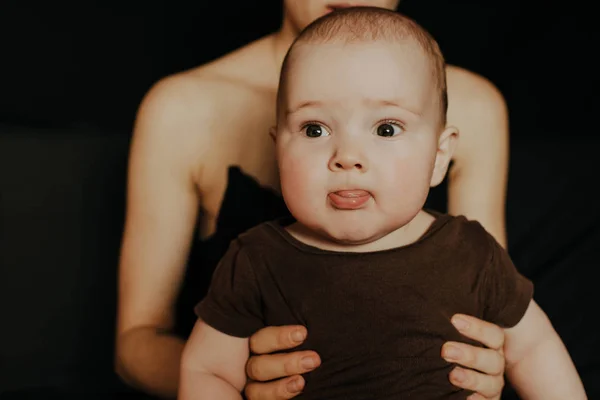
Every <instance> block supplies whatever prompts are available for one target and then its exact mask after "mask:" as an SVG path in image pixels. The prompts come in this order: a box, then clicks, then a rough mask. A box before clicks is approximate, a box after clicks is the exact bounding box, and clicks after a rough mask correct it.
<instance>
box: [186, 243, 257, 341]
mask: <svg viewBox="0 0 600 400" xmlns="http://www.w3.org/2000/svg"><path fill="white" fill-rule="evenodd" d="M194 311H195V312H196V315H197V316H198V317H199V318H201V319H202V320H203V321H204V322H205V323H206V324H208V325H210V326H211V327H213V328H215V329H216V330H218V331H220V332H223V333H225V334H227V335H230V336H235V337H241V338H246V337H250V336H252V335H253V334H254V333H255V332H256V331H258V330H259V329H261V328H263V327H264V324H263V318H262V302H261V295H260V291H259V287H258V283H257V281H256V276H255V274H254V271H253V269H252V265H251V262H250V259H249V257H248V254H247V253H246V252H245V251H244V250H243V248H242V247H241V246H240V243H239V241H238V240H234V241H233V242H232V243H231V245H230V246H229V249H228V250H227V252H226V253H225V255H224V256H223V258H222V259H221V261H220V262H219V264H218V265H217V268H216V269H215V272H214V274H213V277H212V281H211V285H210V288H209V289H208V294H207V295H206V297H205V298H204V299H203V300H202V301H200V303H198V305H196V307H195V308H194Z"/></svg>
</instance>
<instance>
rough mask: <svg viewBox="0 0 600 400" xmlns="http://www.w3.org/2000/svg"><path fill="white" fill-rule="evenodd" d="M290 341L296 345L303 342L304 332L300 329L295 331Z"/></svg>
mask: <svg viewBox="0 0 600 400" xmlns="http://www.w3.org/2000/svg"><path fill="white" fill-rule="evenodd" d="M292 340H293V341H294V342H296V343H300V342H302V341H304V332H303V331H302V330H301V329H296V330H295V331H293V332H292Z"/></svg>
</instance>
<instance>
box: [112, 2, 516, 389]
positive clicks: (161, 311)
mask: <svg viewBox="0 0 600 400" xmlns="http://www.w3.org/2000/svg"><path fill="white" fill-rule="evenodd" d="M364 3H365V4H368V5H379V6H385V7H389V8H393V7H395V6H396V4H395V3H396V2H394V1H391V2H390V1H387V2H386V1H370V2H368V1H365V2H364ZM326 5H327V2H325V1H319V0H306V1H305V2H294V1H286V2H285V7H286V8H285V10H286V12H285V14H284V19H283V23H282V28H281V30H280V31H278V32H276V33H274V34H272V35H269V36H266V37H264V38H261V39H259V40H257V41H255V42H252V43H250V44H248V45H246V46H244V47H242V48H240V49H238V50H236V51H234V52H232V53H230V54H227V55H226V56H224V57H222V58H219V59H217V60H215V61H213V62H211V63H208V64H206V65H202V66H200V67H197V68H195V69H192V70H189V71H184V72H181V73H178V74H176V75H173V76H169V77H166V78H164V79H163V80H161V81H159V82H157V83H156V84H155V85H154V86H153V87H152V89H151V90H150V91H149V92H148V93H147V94H146V96H145V98H144V100H143V101H142V103H141V105H140V108H139V110H138V115H137V118H136V123H135V129H134V133H133V141H132V146H131V156H130V163H129V183H128V196H127V216H126V225H125V232H124V239H123V244H122V255H121V261H120V272H119V309H118V321H117V322H118V327H117V354H116V370H117V372H118V373H119V374H120V376H121V377H122V378H123V379H124V380H125V381H126V382H128V383H130V384H131V385H133V386H135V387H138V388H140V389H141V390H143V391H146V392H149V393H153V394H157V395H160V396H163V397H166V398H169V397H170V398H173V397H175V395H176V393H177V387H178V382H179V378H180V377H179V365H180V362H181V354H182V351H183V347H184V341H183V340H181V339H180V338H177V337H175V336H174V335H172V334H171V333H170V332H171V330H172V328H173V325H174V318H175V313H174V307H175V299H176V297H177V294H178V292H179V289H180V287H181V282H182V280H183V276H184V272H185V261H186V259H187V255H188V252H189V248H190V246H191V242H192V235H193V232H194V229H195V224H196V222H197V221H198V223H199V229H200V232H201V234H202V236H204V237H207V236H209V235H210V234H212V233H213V232H214V230H215V223H216V217H217V215H218V213H219V209H220V207H221V202H222V199H223V195H224V191H225V187H226V177H227V168H228V167H229V166H230V165H239V166H240V167H241V168H242V169H243V170H244V171H245V172H246V173H248V174H250V175H251V176H253V177H254V178H256V179H257V180H258V182H260V183H261V184H262V185H264V186H267V187H271V188H273V189H275V190H279V174H278V170H277V164H276V155H275V146H274V144H273V141H272V139H271V138H270V137H269V136H268V134H267V132H268V131H269V129H270V128H271V127H273V126H274V125H275V124H276V121H275V100H276V90H277V84H278V79H279V68H280V66H281V62H282V60H283V57H284V55H285V52H286V51H287V49H288V47H289V46H290V44H291V42H292V41H293V39H294V37H295V36H296V34H297V32H298V29H299V27H304V26H305V25H306V24H307V23H309V22H311V21H312V20H313V19H314V18H317V17H318V16H320V15H321V13H323V12H327V6H326ZM447 81H448V97H449V109H448V125H449V126H456V127H458V128H459V129H460V134H461V138H460V145H459V146H457V148H456V150H455V152H454V155H453V158H452V160H453V164H452V167H451V168H450V170H449V200H448V206H449V211H450V213H452V214H463V215H466V216H467V217H468V218H471V219H477V220H478V221H480V222H481V223H482V225H483V226H484V227H486V229H487V230H488V231H489V232H490V233H492V234H493V235H494V236H495V237H496V239H497V240H498V241H499V242H500V243H502V244H505V242H506V240H505V233H504V199H505V187H506V170H507V158H508V153H507V148H508V130H507V126H508V122H507V114H506V107H505V103H504V100H503V98H502V96H501V94H500V93H499V92H498V90H497V89H496V88H495V87H494V86H493V85H492V84H491V83H489V82H488V81H487V80H485V79H484V78H482V77H480V76H477V75H475V74H473V73H471V72H468V71H465V70H463V69H460V68H457V67H453V66H448V67H447ZM457 320H459V319H457ZM461 320H468V321H469V328H468V329H467V330H465V331H464V334H465V336H468V337H471V338H473V339H475V340H478V341H480V342H482V343H484V344H485V345H486V346H487V347H488V349H480V348H475V347H471V346H467V345H464V344H458V343H448V344H447V345H446V346H445V347H444V350H450V349H454V350H457V351H458V353H460V356H459V357H458V358H456V360H455V361H456V362H458V363H459V364H461V365H463V366H464V367H465V369H457V370H455V371H454V372H453V373H452V374H451V376H450V378H451V380H452V382H453V383H455V384H457V385H458V386H461V387H465V388H468V389H472V390H475V391H480V393H481V394H482V395H484V396H486V397H485V398H493V399H497V398H499V393H500V390H501V388H502V385H503V378H502V376H503V366H504V364H503V355H502V352H501V350H500V349H501V348H502V342H503V340H504V339H503V334H502V331H501V330H500V329H499V328H498V327H495V326H493V325H490V324H487V323H485V322H483V321H478V320H474V319H472V318H468V317H466V316H463V317H462V319H461ZM292 332H299V334H300V336H302V335H303V334H305V330H304V328H302V327H281V328H277V329H276V328H267V329H265V330H263V331H260V332H258V333H257V334H256V335H255V336H253V338H251V340H250V346H251V351H252V353H253V355H254V357H251V358H250V360H249V362H248V366H247V372H248V375H249V377H250V378H251V381H250V382H249V383H248V385H247V386H246V388H245V390H246V393H247V395H248V397H249V398H250V399H285V398H291V397H293V396H294V395H296V394H297V393H298V390H300V389H301V387H302V385H303V380H302V377H301V376H299V374H301V373H303V372H307V371H309V370H311V369H312V368H314V367H318V365H319V363H320V359H319V357H318V355H317V354H315V353H314V352H300V353H290V354H276V355H271V354H269V353H271V352H273V351H274V350H280V349H288V348H293V347H295V346H296V345H297V344H299V342H298V341H295V340H293V339H292V336H293V335H292ZM475 370H478V371H483V372H484V373H479V372H476V371H475ZM461 377H462V378H463V380H461V381H459V380H458V378H461ZM278 378H283V379H278ZM274 379H275V380H274ZM271 380H274V381H271ZM262 381H270V382H267V383H262ZM474 398H477V397H474ZM479 398H483V397H479Z"/></svg>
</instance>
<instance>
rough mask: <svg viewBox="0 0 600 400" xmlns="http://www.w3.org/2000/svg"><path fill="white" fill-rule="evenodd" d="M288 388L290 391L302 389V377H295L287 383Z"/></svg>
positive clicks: (295, 391) (294, 391)
mask: <svg viewBox="0 0 600 400" xmlns="http://www.w3.org/2000/svg"><path fill="white" fill-rule="evenodd" d="M287 390H288V391H289V392H290V393H297V392H299V391H300V390H302V385H301V384H300V378H294V379H292V380H290V381H289V382H288V383H287Z"/></svg>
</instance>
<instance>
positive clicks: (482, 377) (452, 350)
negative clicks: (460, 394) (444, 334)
mask: <svg viewBox="0 0 600 400" xmlns="http://www.w3.org/2000/svg"><path fill="white" fill-rule="evenodd" d="M452 324H454V326H455V327H456V329H458V331H459V332H460V333H462V334H463V335H464V336H466V337H468V338H471V339H473V340H476V341H478V342H480V343H481V344H483V345H484V346H486V347H485V348H482V347H477V346H472V345H468V344H466V343H458V342H446V343H445V344H444V346H442V357H443V358H444V359H445V360H446V361H448V362H453V363H456V364H459V365H461V366H462V367H465V368H462V367H455V368H454V369H453V370H452V372H451V373H450V382H452V384H454V385H456V386H458V387H461V388H463V389H467V390H471V391H473V392H475V393H474V394H472V395H471V396H469V400H484V399H485V400H499V399H500V395H501V394H502V388H503V387H504V367H505V361H504V352H503V347H504V330H503V329H502V328H500V327H498V326H496V325H494V324H491V323H489V322H486V321H482V320H480V319H477V318H475V317H471V316H468V315H462V314H456V315H454V316H453V317H452Z"/></svg>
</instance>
